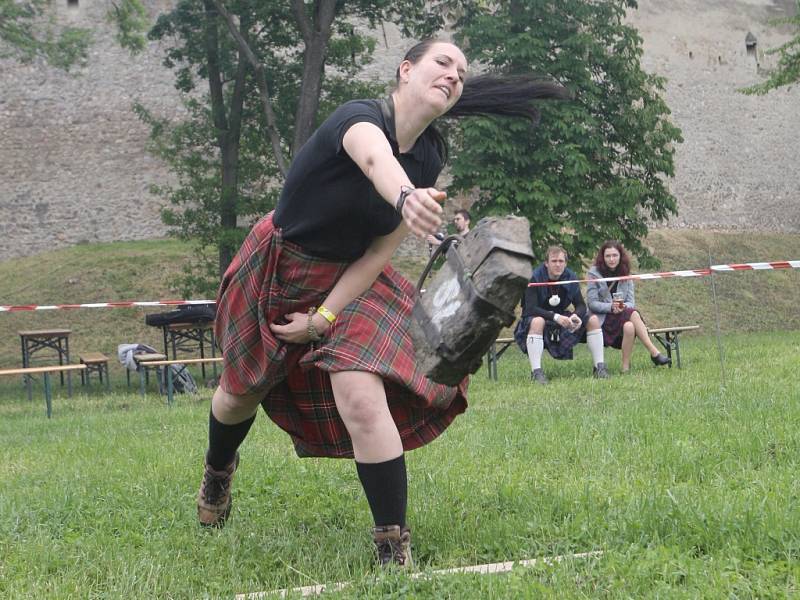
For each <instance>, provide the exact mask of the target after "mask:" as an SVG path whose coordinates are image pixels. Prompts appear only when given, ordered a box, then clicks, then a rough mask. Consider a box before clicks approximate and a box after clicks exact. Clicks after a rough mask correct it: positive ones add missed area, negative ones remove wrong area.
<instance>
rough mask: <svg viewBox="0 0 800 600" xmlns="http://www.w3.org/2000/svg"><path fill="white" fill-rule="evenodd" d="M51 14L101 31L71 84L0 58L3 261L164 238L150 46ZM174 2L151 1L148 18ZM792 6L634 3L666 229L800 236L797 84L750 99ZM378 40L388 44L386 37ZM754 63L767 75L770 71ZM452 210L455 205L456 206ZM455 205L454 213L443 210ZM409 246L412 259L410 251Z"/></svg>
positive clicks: (93, 17) (389, 59) (393, 55)
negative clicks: (147, 121) (670, 166)
mask: <svg viewBox="0 0 800 600" xmlns="http://www.w3.org/2000/svg"><path fill="white" fill-rule="evenodd" d="M54 4H55V6H56V14H57V18H58V20H59V21H60V22H72V23H76V24H80V25H83V26H90V27H93V28H94V29H95V40H96V41H95V44H94V46H93V47H92V50H91V59H90V65H89V66H88V67H87V68H84V69H80V70H78V71H77V72H76V73H75V74H74V75H71V74H64V73H61V72H59V71H56V70H53V69H50V68H47V67H44V66H42V65H39V64H33V65H20V64H18V63H16V62H12V61H8V60H6V61H0V89H2V94H0V182H2V184H3V185H2V188H1V189H0V190H1V191H0V260H2V259H8V258H11V257H14V256H22V255H27V254H32V253H36V252H39V251H42V250H45V249H50V248H53V247H58V246H64V245H71V244H76V243H80V242H94V241H111V240H128V239H144V238H151V237H158V236H162V235H164V233H165V228H164V226H163V225H162V224H161V221H160V218H159V212H158V211H159V208H160V204H161V202H162V200H161V199H159V198H157V197H154V196H152V195H150V194H149V192H148V186H149V185H150V184H151V183H165V182H170V181H171V178H170V175H169V173H168V172H167V170H166V169H165V167H164V165H163V164H160V163H159V162H158V161H157V160H156V159H154V158H153V157H151V156H149V155H148V154H147V152H146V151H145V149H144V147H145V143H146V140H147V128H146V127H145V126H144V125H143V124H142V123H141V122H140V121H139V120H138V119H137V117H136V116H135V115H134V114H133V112H132V111H131V106H132V104H133V103H134V102H135V101H141V102H142V103H143V104H145V105H146V106H147V107H149V108H150V109H151V110H153V111H154V112H155V113H156V114H157V115H163V116H167V117H176V116H180V115H181V114H182V107H181V104H180V102H179V98H178V94H177V92H176V91H175V90H174V88H173V80H174V78H173V75H172V73H171V72H170V71H169V70H167V69H166V68H164V67H162V66H161V57H162V55H163V48H162V47H160V45H159V44H156V43H151V44H150V45H149V46H148V48H147V50H146V51H145V52H144V53H142V54H140V55H137V56H136V57H131V56H130V55H129V54H128V53H126V52H125V51H123V50H121V49H120V48H119V47H118V45H117V43H116V42H115V40H114V39H113V31H112V28H111V27H110V26H109V25H108V24H107V22H106V21H105V14H106V12H107V10H108V8H109V6H110V2H108V1H99V0H94V1H93V0H79V3H78V7H77V8H68V7H67V1H66V0H58V1H57V2H56V3H54ZM169 4H170V2H169V1H168V0H150V1H149V2H148V6H149V7H150V10H151V13H152V14H155V13H157V12H159V11H160V10H162V9H163V8H164V7H165V6H167V5H169ZM794 6H795V5H794V0H704V1H703V2H698V1H696V0H673V1H672V2H669V3H664V2H659V1H657V0H640V1H639V10H638V11H634V12H633V13H632V14H631V15H630V17H629V20H630V22H631V23H632V24H634V25H635V26H637V27H638V28H639V30H640V32H641V34H642V37H643V38H644V49H645V53H644V58H643V64H644V67H645V68H646V69H647V70H648V71H652V72H656V73H659V74H661V75H663V76H665V77H666V78H667V90H666V98H667V101H668V103H669V105H670V107H671V108H672V110H673V118H674V120H675V122H676V123H677V124H678V125H679V126H680V127H681V129H682V130H683V135H684V139H685V141H684V143H683V144H681V145H679V146H678V148H677V159H676V177H675V178H674V180H672V181H671V182H670V187H671V190H672V191H673V193H674V194H675V195H676V197H677V198H678V201H679V207H680V214H679V215H678V217H676V218H674V219H673V220H672V221H671V222H670V223H669V224H668V225H669V226H671V227H703V228H727V229H731V228H733V229H739V228H741V229H762V230H763V229H766V230H775V231H800V183H798V181H800V180H798V177H797V175H796V173H795V171H796V169H794V168H793V167H794V166H795V165H796V163H797V154H798V151H797V143H798V140H800V110H798V107H800V86H794V87H792V88H791V89H782V90H778V91H774V92H771V93H770V94H768V95H767V96H761V97H749V96H744V95H742V94H739V93H738V92H737V91H736V90H737V88H739V87H741V86H744V85H748V84H751V83H754V82H757V81H759V80H760V79H761V76H760V75H759V74H758V73H757V66H756V59H755V58H754V57H752V56H749V55H747V53H746V51H745V44H744V39H745V35H746V34H747V32H748V31H751V32H752V33H753V34H754V35H755V36H756V37H757V39H758V43H759V49H760V51H762V52H763V50H764V49H766V48H768V47H772V46H775V45H777V44H778V43H780V42H782V41H783V40H785V39H787V33H788V32H786V31H781V30H775V29H774V28H773V27H771V26H768V25H767V24H766V21H767V19H769V18H770V17H775V16H780V15H785V14H791V11H792V10H793V9H794ZM384 35H385V38H384ZM376 36H377V38H378V40H379V43H378V50H377V53H376V59H375V61H374V62H373V63H372V64H371V65H370V66H369V67H368V69H367V70H366V76H368V77H375V78H384V79H385V78H386V77H387V75H388V76H391V75H392V74H393V73H394V68H395V66H396V64H397V62H398V61H399V59H400V58H401V55H402V52H403V51H404V50H405V48H406V46H408V43H407V42H404V41H403V40H402V39H401V37H400V35H399V33H398V31H397V29H396V28H395V27H393V26H392V25H387V26H386V27H385V28H384V29H383V30H379V31H377V32H376ZM769 60H770V59H769V58H768V57H764V56H761V57H760V63H761V68H762V69H763V68H766V67H768V66H769ZM458 203H459V201H458V200H457V201H456V204H458ZM452 210H453V206H452V205H451V206H450V207H449V211H448V212H450V211H452ZM421 248H422V245H421V244H411V245H410V246H409V247H408V248H407V249H406V252H417V251H419V250H420V249H421Z"/></svg>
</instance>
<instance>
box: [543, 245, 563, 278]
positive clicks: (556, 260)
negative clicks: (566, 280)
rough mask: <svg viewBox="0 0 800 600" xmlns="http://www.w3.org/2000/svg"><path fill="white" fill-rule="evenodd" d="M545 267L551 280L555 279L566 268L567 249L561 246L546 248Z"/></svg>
mask: <svg viewBox="0 0 800 600" xmlns="http://www.w3.org/2000/svg"><path fill="white" fill-rule="evenodd" d="M544 266H545V268H546V269H547V277H548V278H549V279H550V280H551V281H556V280H557V279H558V278H559V277H561V275H562V274H563V273H564V269H566V268H567V251H566V250H564V248H562V247H561V246H550V247H549V248H547V260H545V261H544Z"/></svg>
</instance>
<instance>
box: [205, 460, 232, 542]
mask: <svg viewBox="0 0 800 600" xmlns="http://www.w3.org/2000/svg"><path fill="white" fill-rule="evenodd" d="M238 466H239V453H238V452H237V453H236V457H235V458H234V459H233V462H231V464H229V465H228V466H227V467H225V468H224V469H223V470H221V471H217V470H215V469H214V468H212V467H211V465H209V464H208V460H207V459H206V468H205V472H204V473H203V481H201V482H200V491H199V492H198V494H197V518H198V519H199V520H200V524H201V525H202V526H203V527H222V526H223V525H224V524H225V519H227V518H228V515H230V514H231V505H232V504H233V498H232V496H231V483H232V482H233V474H234V473H235V472H236V467H238Z"/></svg>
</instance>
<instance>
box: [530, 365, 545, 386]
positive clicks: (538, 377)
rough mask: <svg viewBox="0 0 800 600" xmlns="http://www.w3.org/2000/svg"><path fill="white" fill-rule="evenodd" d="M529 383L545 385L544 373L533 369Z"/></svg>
mask: <svg viewBox="0 0 800 600" xmlns="http://www.w3.org/2000/svg"><path fill="white" fill-rule="evenodd" d="M531 381H535V382H536V383H538V384H541V385H547V377H545V376H544V371H542V370H541V369H534V370H533V371H531Z"/></svg>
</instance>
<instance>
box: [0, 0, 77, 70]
mask: <svg viewBox="0 0 800 600" xmlns="http://www.w3.org/2000/svg"><path fill="white" fill-rule="evenodd" d="M49 4H50V3H49V2H47V0H24V1H19V0H0V58H14V59H17V60H19V61H22V62H31V61H32V60H35V59H40V60H44V61H45V62H47V63H48V64H50V65H52V66H54V67H57V68H59V69H64V70H65V71H68V70H69V69H70V68H71V67H73V66H74V65H76V64H83V63H84V62H85V61H86V53H87V50H88V48H89V44H90V42H91V35H90V32H89V31H88V30H87V29H80V28H76V27H62V28H60V29H58V28H56V27H55V26H54V25H53V23H52V19H48V18H47V14H46V8H47V7H48V5H49Z"/></svg>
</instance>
